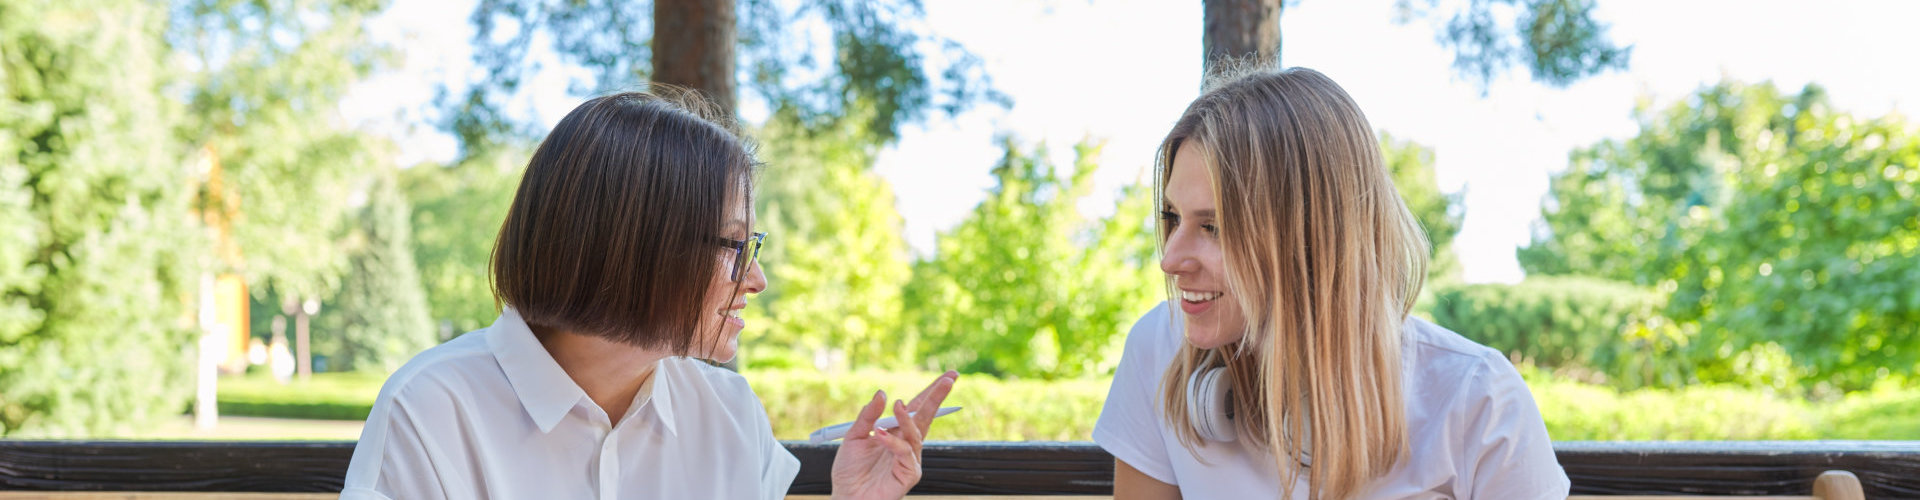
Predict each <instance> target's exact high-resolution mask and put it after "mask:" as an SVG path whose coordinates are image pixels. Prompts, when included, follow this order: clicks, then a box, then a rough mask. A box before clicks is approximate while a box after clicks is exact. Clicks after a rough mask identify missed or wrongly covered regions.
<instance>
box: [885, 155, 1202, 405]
mask: <svg viewBox="0 0 1920 500" xmlns="http://www.w3.org/2000/svg"><path fill="white" fill-rule="evenodd" d="M1005 148H1006V154H1005V156H1003V157H1002V158H1001V161H1000V163H999V164H998V165H996V166H995V167H994V168H993V175H994V179H995V185H994V187H993V188H992V190H991V191H989V192H988V193H987V199H986V200H985V201H982V202H981V203H980V205H978V206H976V207H974V209H973V212H972V213H971V214H969V215H968V216H967V218H966V219H965V220H964V221H962V222H961V223H960V225H959V226H957V227H954V228H953V229H950V230H948V231H945V232H943V233H941V234H940V236H939V238H938V250H937V253H936V254H935V255H934V256H932V258H930V259H927V260H922V261H919V262H916V263H915V264H914V270H913V279H912V280H911V281H909V282H908V284H907V287H906V291H905V294H906V303H908V304H916V305H917V304H926V305H928V306H926V307H916V308H913V309H912V310H910V312H909V313H910V315H911V316H910V317H909V318H907V320H908V321H909V326H908V333H907V337H908V342H909V344H910V345H913V346H914V347H915V349H916V351H917V352H918V353H919V355H920V356H921V357H922V359H926V360H928V361H929V362H931V363H934V364H935V366H936V367H959V368H960V369H961V370H962V371H967V372H983V373H991V374H996V375H1006V376H1019V377H1042V378H1059V377H1074V376H1081V375H1093V374H1100V373H1105V372H1107V371H1109V370H1111V369H1112V364H1111V363H1113V362H1115V361H1118V359H1119V357H1118V352H1119V351H1118V349H1119V347H1120V340H1121V339H1122V338H1123V337H1124V336H1125V333H1126V331H1125V330H1126V326H1127V325H1129V324H1131V323H1132V321H1133V320H1135V319H1137V318H1139V315H1140V313H1141V312H1143V311H1146V310H1147V309H1148V308H1151V307H1152V305H1153V303H1154V302H1155V301H1156V300H1158V299H1159V298H1160V297H1161V296H1162V294H1163V293H1164V292H1163V291H1162V290H1163V289H1162V287H1161V286H1159V284H1160V283H1161V281H1160V272H1159V268H1158V266H1157V265H1156V264H1155V260H1154V259H1153V257H1152V255H1153V238H1152V237H1151V236H1150V234H1151V227H1152V226H1151V222H1150V221H1151V220H1152V219H1151V214H1152V213H1153V208H1154V207H1153V203H1154V201H1153V197H1152V191H1151V190H1150V189H1145V188H1143V187H1140V186H1136V187H1133V188H1131V189H1129V190H1128V191H1126V192H1125V193H1123V194H1124V195H1125V196H1124V197H1123V198H1122V199H1121V203H1120V204H1119V211H1118V212H1116V213H1115V214H1114V215H1113V216H1112V218H1110V219H1107V220H1098V219H1089V218H1088V217H1086V216H1085V215H1083V214H1081V213H1080V211H1079V210H1078V209H1077V205H1078V203H1079V202H1080V200H1081V199H1083V198H1084V197H1085V196H1086V195H1087V194H1089V192H1090V191H1091V189H1092V187H1093V183H1092V179H1093V174H1094V172H1096V171H1097V170H1098V166H1097V165H1096V164H1095V163H1093V158H1095V157H1097V156H1098V148H1097V147H1095V146H1093V145H1088V144H1082V145H1080V146H1079V147H1077V148H1075V150H1076V152H1077V153H1078V161H1077V162H1076V163H1075V165H1074V166H1073V171H1072V173H1071V174H1070V175H1068V176H1064V177H1063V176H1062V175H1061V172H1060V171H1059V170H1058V169H1056V168H1055V167H1054V166H1053V165H1052V164H1050V163H1048V162H1047V160H1046V157H1047V155H1046V153H1045V151H1044V148H1042V149H1041V150H1040V151H1036V152H1032V153H1028V152H1025V151H1022V149H1021V148H1020V147H1019V146H1017V145H1016V144H1015V143H1013V141H1012V140H1007V142H1006V145H1005ZM1015 311H1017V313H1010V312H1015Z"/></svg>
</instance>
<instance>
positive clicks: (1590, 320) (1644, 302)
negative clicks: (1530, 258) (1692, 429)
mask: <svg viewBox="0 0 1920 500" xmlns="http://www.w3.org/2000/svg"><path fill="white" fill-rule="evenodd" d="M1434 299H1435V300H1434V305H1433V308H1432V314H1433V320H1434V323H1436V324H1438V325H1440V326H1444V327H1447V329H1450V330H1453V331H1455V332H1459V333H1460V334H1461V335H1463V336H1466V337H1467V338H1469V339H1473V340H1474V341H1475V342H1479V343H1481V344H1482V345H1486V346H1488V347H1492V348H1494V349H1498V350H1500V351H1502V352H1506V353H1508V356H1509V357H1511V358H1514V359H1516V360H1519V361H1521V362H1522V363H1527V364H1534V365H1539V366H1541V367H1545V368H1550V369H1554V370H1556V371H1557V372H1559V373H1565V374H1571V375H1575V376H1577V377H1579V378H1581V379H1583V380H1587V381H1590V382H1599V383H1608V382H1611V383H1612V384H1614V385H1616V386H1620V387H1640V386H1645V385H1658V386H1679V385H1684V384H1686V383H1689V382H1691V381H1692V370H1691V368H1692V365H1691V363H1689V361H1690V360H1689V359H1688V358H1687V357H1686V356H1685V351H1684V348H1685V347H1686V342H1687V340H1688V337H1687V335H1686V332H1685V331H1684V330H1683V329H1681V328H1679V327H1678V326H1676V325H1675V324H1674V323H1673V322H1672V321H1669V320H1667V319H1665V318H1663V317H1661V316H1660V315H1659V311H1660V310H1661V308H1662V307H1663V306H1664V305H1665V303H1664V301H1663V299H1662V297H1661V296H1660V294H1659V293H1658V292H1655V291H1653V290H1648V289H1643V288H1638V287H1634V286H1631V285H1627V284H1623V283H1617V282H1610V281H1606V280H1600V279H1593V278H1582V277H1547V278H1529V279H1527V280H1526V281H1523V282H1520V283H1519V284H1516V285H1501V284H1477V285H1465V286H1454V287H1448V288H1445V289H1442V290H1440V291H1438V292H1437V293H1436V294H1435V297H1434Z"/></svg>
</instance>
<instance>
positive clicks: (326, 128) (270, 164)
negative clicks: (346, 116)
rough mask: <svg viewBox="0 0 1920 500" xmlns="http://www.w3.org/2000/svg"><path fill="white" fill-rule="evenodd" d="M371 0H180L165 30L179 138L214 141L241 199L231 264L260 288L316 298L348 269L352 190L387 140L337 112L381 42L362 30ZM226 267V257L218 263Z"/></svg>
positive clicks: (209, 144) (382, 54)
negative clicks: (181, 108)
mask: <svg viewBox="0 0 1920 500" xmlns="http://www.w3.org/2000/svg"><path fill="white" fill-rule="evenodd" d="M384 6H385V4H384V2H380V1H369V0H319V1H313V0H259V1H236V0H186V1H182V2H179V3H177V4H176V5H174V6H173V7H174V10H175V16H174V18H173V22H172V26H171V28H170V30H169V34H168V37H169V39H170V40H171V42H172V46H173V49H174V55H175V57H177V58H178V59H180V60H181V61H183V62H185V64H183V65H180V67H179V68H180V69H179V71H180V72H181V74H182V77H183V80H184V81H182V82H181V83H182V84H184V85H185V89H184V90H185V94H186V98H187V113H186V118H187V120H186V122H185V123H184V124H183V125H181V126H180V127H179V129H178V137H179V141H180V142H182V143H185V144H191V145H193V146H194V147H201V146H204V147H205V148H207V149H208V150H210V151H211V152H212V154H213V156H214V158H215V159H216V160H217V161H218V162H219V164H220V166H221V168H222V169H223V170H224V172H225V176H226V179H227V182H225V183H223V184H222V187H223V188H224V191H225V192H221V193H214V195H215V197H216V198H220V199H229V200H238V204H239V212H240V213H241V214H242V215H241V216H240V217H238V218H236V219H234V221H233V233H234V238H235V239H236V240H237V242H238V243H239V246H240V248H241V249H242V251H243V252H244V255H245V262H244V263H241V264H239V265H238V266H235V268H233V269H222V271H227V270H231V271H234V272H239V273H241V274H243V275H244V276H245V277H246V280H247V283H248V284H249V285H250V286H251V287H252V288H253V289H254V290H255V291H256V293H266V292H267V291H268V290H269V289H271V290H273V291H276V292H279V293H281V294H285V295H289V296H294V297H301V298H318V297H321V296H324V295H325V294H327V293H328V292H330V291H332V290H333V289H334V288H335V287H337V286H338V284H339V283H338V280H339V277H340V276H341V275H342V274H343V272H344V270H345V268H346V258H345V257H346V255H345V251H344V250H343V249H342V248H341V245H340V244H339V242H338V240H337V238H338V236H339V233H340V231H342V230H344V229H346V227H347V225H348V224H347V218H348V217H350V214H351V212H352V208H351V207H349V206H347V200H349V199H350V198H351V196H350V194H351V193H352V191H353V190H354V188H355V187H356V186H357V185H359V183H360V182H362V181H364V179H365V176H366V175H367V174H368V173H369V172H373V171H375V170H377V169H379V168H385V165H387V161H388V158H390V157H391V156H390V155H389V154H385V153H386V152H387V151H388V149H387V148H384V147H382V146H381V145H380V144H378V143H377V142H376V141H374V140H373V139H372V138H371V136H369V135H367V134H364V133H362V132H359V131H355V130H353V129H351V128H349V127H347V126H345V125H344V124H342V123H340V121H341V120H340V118H339V117H338V116H337V115H335V112H334V111H333V110H335V109H337V107H338V103H339V102H340V99H341V97H343V96H344V95H345V93H346V90H347V88H348V87H349V86H350V85H352V84H353V83H354V82H356V81H359V80H360V79H361V78H362V77H364V76H365V75H367V74H368V72H370V71H371V70H372V69H373V68H375V67H376V66H377V65H378V64H379V63H380V62H382V61H383V60H384V59H385V58H386V57H388V55H389V54H388V53H387V52H386V51H385V49H384V48H383V47H379V46H376V45H374V44H372V43H371V42H369V41H368V37H367V34H366V32H365V30H364V25H365V22H364V21H365V19H366V18H367V17H369V16H371V15H373V14H375V13H377V12H379V11H380V10H381V9H382V8H384ZM223 267H225V266H223Z"/></svg>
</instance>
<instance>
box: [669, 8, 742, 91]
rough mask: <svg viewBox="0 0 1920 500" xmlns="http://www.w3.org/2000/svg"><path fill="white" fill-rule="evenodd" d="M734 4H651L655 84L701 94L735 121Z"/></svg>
mask: <svg viewBox="0 0 1920 500" xmlns="http://www.w3.org/2000/svg"><path fill="white" fill-rule="evenodd" d="M733 4H734V0H655V1H654V2H653V81H655V82H659V83H668V84H673V85H678V86H682V87H686V88H690V89H693V90H697V91H700V93H701V95H704V96H706V98H707V99H709V100H712V101H713V103H714V105H715V106H716V107H717V111H719V112H720V114H721V116H724V117H726V118H727V119H728V120H729V121H731V120H732V119H733V117H734V86H733V68H734V53H733V47H734V44H735V43H736V42H737V41H738V40H737V38H738V36H736V35H735V31H736V29H737V28H736V27H735V25H736V24H737V22H736V20H735V16H734V5H733Z"/></svg>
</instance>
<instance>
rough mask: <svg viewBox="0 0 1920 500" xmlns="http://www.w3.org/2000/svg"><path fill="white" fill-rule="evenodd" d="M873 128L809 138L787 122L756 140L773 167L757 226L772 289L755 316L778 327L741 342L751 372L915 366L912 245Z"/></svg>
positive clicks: (769, 126)
mask: <svg viewBox="0 0 1920 500" xmlns="http://www.w3.org/2000/svg"><path fill="white" fill-rule="evenodd" d="M870 123H871V122H870V121H867V120H860V119H853V120H841V121H838V122H837V123H834V124H832V125H833V127H834V128H830V129H811V130H810V129H807V128H805V127H803V126H802V124H801V123H800V117H799V116H798V115H796V114H794V113H791V112H783V113H781V114H778V115H775V116H774V117H773V118H771V119H770V120H768V122H767V123H766V125H764V126H762V127H761V128H760V129H759V130H758V133H757V134H756V136H757V138H758V142H759V143H760V144H761V148H760V157H761V159H762V160H763V161H765V162H767V165H768V166H767V167H766V168H765V170H764V171H763V172H762V174H761V175H760V181H759V182H758V184H757V188H758V193H757V196H758V198H757V199H756V200H755V204H756V205H758V206H757V207H756V208H757V212H758V213H759V218H758V219H757V220H756V221H755V222H754V224H755V226H756V227H758V228H761V229H762V230H764V231H765V232H766V233H767V234H768V235H769V236H768V237H767V242H766V247H765V249H764V250H762V252H761V260H760V262H761V265H762V266H763V267H764V269H765V270H766V273H767V276H768V280H769V281H770V282H771V283H772V285H770V286H769V287H768V289H767V291H766V292H764V293H761V294H760V295H759V296H758V297H756V298H754V299H753V300H752V301H751V302H750V307H752V310H750V311H749V314H750V315H751V316H753V317H759V318H766V319H767V321H768V322H769V323H770V325H767V326H765V327H764V328H758V327H757V328H756V330H760V331H761V332H762V333H761V334H760V335H756V336H754V337H753V338H750V339H743V342H745V343H746V345H747V346H748V348H746V349H743V350H742V351H743V353H742V355H743V357H744V358H745V361H743V363H742V364H743V365H745V366H751V365H753V364H766V365H767V366H769V367H778V366H813V367H822V368H824V367H830V366H839V367H858V366H872V367H886V368H898V367H904V366H913V365H914V364H915V363H914V361H913V359H912V351H911V350H907V349H903V348H902V347H901V346H900V345H899V342H900V340H901V338H900V336H899V335H898V332H899V328H900V314H901V308H902V307H903V306H904V305H903V304H902V303H901V291H900V288H901V286H902V285H904V284H906V282H907V279H908V275H909V273H910V270H909V268H908V263H907V262H908V255H907V243H906V240H905V239H903V238H902V237H901V232H902V227H901V226H902V222H901V220H900V213H899V211H898V210H897V209H895V207H894V194H893V188H892V187H891V186H889V185H888V184H887V182H886V180H885V179H882V178H880V176H879V175H877V174H875V173H874V172H873V169H872V165H873V158H874V156H875V155H876V154H877V153H878V152H879V149H880V146H879V145H878V144H875V143H873V142H872V141H871V140H869V139H865V138H866V137H869V135H868V134H867V133H865V132H863V131H861V130H860V128H861V127H865V126H867V125H868V124H870Z"/></svg>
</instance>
